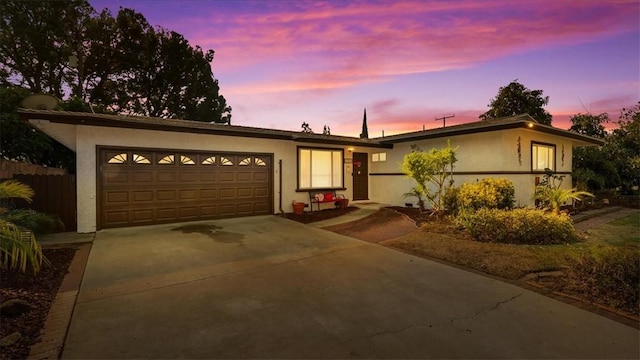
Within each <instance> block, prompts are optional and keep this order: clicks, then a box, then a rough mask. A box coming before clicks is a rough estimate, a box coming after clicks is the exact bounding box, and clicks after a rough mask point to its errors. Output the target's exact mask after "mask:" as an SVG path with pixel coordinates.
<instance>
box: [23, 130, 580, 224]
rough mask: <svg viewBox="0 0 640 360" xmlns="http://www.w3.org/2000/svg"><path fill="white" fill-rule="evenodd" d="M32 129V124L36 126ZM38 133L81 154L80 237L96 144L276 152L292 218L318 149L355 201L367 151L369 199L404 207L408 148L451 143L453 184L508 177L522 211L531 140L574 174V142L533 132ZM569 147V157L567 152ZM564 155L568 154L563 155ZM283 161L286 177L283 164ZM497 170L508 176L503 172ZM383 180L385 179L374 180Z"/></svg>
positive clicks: (530, 179) (91, 216) (89, 219)
mask: <svg viewBox="0 0 640 360" xmlns="http://www.w3.org/2000/svg"><path fill="white" fill-rule="evenodd" d="M32 123H33V121H32ZM35 125H36V127H38V128H39V129H40V130H42V131H44V132H46V133H47V134H50V135H51V136H52V137H54V138H55V139H56V140H58V141H60V142H61V143H63V144H64V145H66V146H68V147H69V148H71V149H73V150H75V151H76V158H77V177H76V182H77V212H78V232H81V233H86V232H93V231H96V224H97V223H96V219H97V203H96V201H97V194H96V191H97V169H96V158H97V154H96V147H97V146H121V147H136V148H156V149H159V148H167V149H178V150H197V151H231V152H255V153H266V154H273V162H274V165H273V171H274V173H273V176H274V179H273V209H274V212H275V213H279V211H280V210H279V202H280V194H279V188H280V178H282V195H281V196H282V208H283V210H284V211H285V212H291V211H292V206H291V202H292V201H293V200H296V201H301V202H308V201H309V198H308V193H307V192H296V187H297V164H296V161H297V147H298V146H308V147H315V148H318V147H321V148H335V149H343V150H344V156H345V159H346V161H345V164H344V186H345V188H346V190H344V191H339V193H342V194H344V195H345V196H346V197H347V198H349V199H353V196H352V187H353V176H352V171H353V164H352V161H351V159H352V158H353V153H354V152H363V153H367V154H368V156H369V173H370V174H374V175H371V176H370V177H369V199H370V200H371V201H375V202H379V203H383V204H389V205H403V204H404V203H405V202H412V203H414V204H415V203H416V200H415V199H411V198H408V199H406V200H405V199H403V198H402V195H403V194H404V193H406V192H409V190H410V189H411V188H412V187H413V185H414V184H413V180H411V179H408V178H406V177H405V176H403V175H401V174H399V173H400V163H401V162H402V158H403V156H404V155H405V154H406V153H408V152H410V151H411V145H412V144H417V145H418V146H420V147H421V148H422V149H423V150H428V149H430V148H433V147H436V148H441V147H444V146H446V143H447V140H450V141H451V145H452V146H454V147H458V150H457V153H456V155H457V158H458V162H457V163H456V164H455V169H454V171H456V172H458V173H459V174H457V175H455V176H454V179H455V184H456V185H458V186H459V185H460V184H462V183H464V182H472V181H477V180H479V179H482V178H487V177H494V178H508V179H510V180H511V181H513V182H514V185H515V188H516V202H517V204H518V205H532V204H533V200H532V196H533V188H534V184H535V178H536V176H538V177H541V176H542V174H531V142H532V141H536V142H542V143H549V144H555V145H556V171H558V172H570V171H571V155H572V146H573V145H574V142H573V141H572V140H571V139H568V138H564V137H561V136H557V135H549V134H545V133H540V132H537V131H533V130H529V129H511V130H501V131H493V132H487V133H480V134H467V135H459V136H452V137H450V138H441V139H433V140H421V141H408V142H405V143H399V144H395V145H394V148H393V149H382V148H369V147H351V146H336V145H322V144H315V143H313V144H312V143H309V144H305V143H300V142H295V141H291V140H273V139H258V138H243V137H230V136H219V135H208V134H193V133H179V132H170V131H154V130H140V129H124V128H108V127H95V126H84V125H68V124H58V123H49V122H48V121H41V122H37V123H36V124H35ZM518 137H519V138H520V152H521V153H520V159H521V161H519V160H518ZM563 148H564V151H563ZM381 152H384V153H386V157H387V159H386V161H384V162H373V161H372V158H371V155H372V154H373V153H381ZM563 153H564V156H563ZM280 160H282V174H280V173H279V167H278V162H279V161H280ZM500 172H511V173H507V174H500ZM375 174H383V175H375ZM570 185H571V178H570V176H569V175H566V177H565V180H564V183H563V186H565V187H570Z"/></svg>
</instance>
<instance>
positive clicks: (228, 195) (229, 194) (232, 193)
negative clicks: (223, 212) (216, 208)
mask: <svg viewBox="0 0 640 360" xmlns="http://www.w3.org/2000/svg"><path fill="white" fill-rule="evenodd" d="M236 190H237V189H236V188H228V189H220V199H221V200H228V199H235V198H236Z"/></svg>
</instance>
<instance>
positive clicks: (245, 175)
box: [238, 171, 253, 182]
mask: <svg viewBox="0 0 640 360" xmlns="http://www.w3.org/2000/svg"><path fill="white" fill-rule="evenodd" d="M252 180H253V173H251V172H248V171H246V172H239V173H238V182H250V181H252Z"/></svg>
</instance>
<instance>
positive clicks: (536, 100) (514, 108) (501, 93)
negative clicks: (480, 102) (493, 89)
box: [479, 79, 551, 125]
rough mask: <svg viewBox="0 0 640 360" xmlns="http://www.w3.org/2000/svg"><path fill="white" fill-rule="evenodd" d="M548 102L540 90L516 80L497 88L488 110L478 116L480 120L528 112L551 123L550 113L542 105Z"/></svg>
mask: <svg viewBox="0 0 640 360" xmlns="http://www.w3.org/2000/svg"><path fill="white" fill-rule="evenodd" d="M548 103H549V97H548V96H545V97H543V96H542V90H529V89H528V88H526V87H525V86H524V85H522V84H520V83H519V82H518V80H517V79H516V80H514V81H512V82H511V83H510V84H509V85H507V86H503V87H501V88H500V90H498V95H497V96H496V97H495V98H493V99H491V102H490V103H489V105H488V106H489V107H490V109H489V111H487V112H486V113H484V114H482V115H480V116H479V118H480V119H481V120H489V119H494V118H500V117H505V116H515V115H519V114H529V115H530V116H531V117H532V118H534V119H535V120H536V121H538V122H539V123H541V124H545V125H551V114H549V112H547V111H546V110H545V109H544V108H543V106H545V105H547V104H548Z"/></svg>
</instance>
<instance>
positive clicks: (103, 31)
mask: <svg viewBox="0 0 640 360" xmlns="http://www.w3.org/2000/svg"><path fill="white" fill-rule="evenodd" d="M0 12H2V16H3V21H2V23H1V24H0V85H4V86H11V85H18V86H21V87H24V88H26V89H28V90H30V91H32V92H35V93H48V94H52V95H55V96H56V97H58V98H60V99H68V98H69V97H71V96H74V97H77V98H79V99H82V100H83V101H86V102H89V103H92V104H98V105H103V106H104V107H105V108H106V109H108V110H112V111H116V112H119V113H123V114H135V115H146V116H157V117H164V118H182V119H188V120H198V121H207V122H217V123H230V119H231V107H229V106H228V105H227V103H226V100H225V98H224V97H223V96H222V95H220V94H219V90H220V89H219V85H218V81H217V80H216V79H215V78H214V77H213V73H212V71H211V62H212V61H213V54H214V52H213V50H207V51H203V50H202V49H201V48H200V47H198V46H196V47H192V46H191V45H190V44H189V43H188V41H187V40H186V39H185V38H184V37H183V36H182V35H180V34H178V33H176V32H173V31H168V30H164V29H161V28H158V29H154V28H153V27H152V26H151V25H149V23H148V22H147V20H146V19H145V18H144V16H143V15H142V14H140V13H137V12H135V11H134V10H131V9H123V8H121V9H120V11H119V12H118V14H117V16H116V17H115V18H114V17H113V16H112V15H111V13H110V12H109V11H108V10H103V11H102V12H101V13H100V14H97V13H96V12H95V10H94V9H93V8H92V7H91V6H90V5H89V3H88V2H87V1H85V0H74V1H19V0H5V1H2V2H0Z"/></svg>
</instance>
